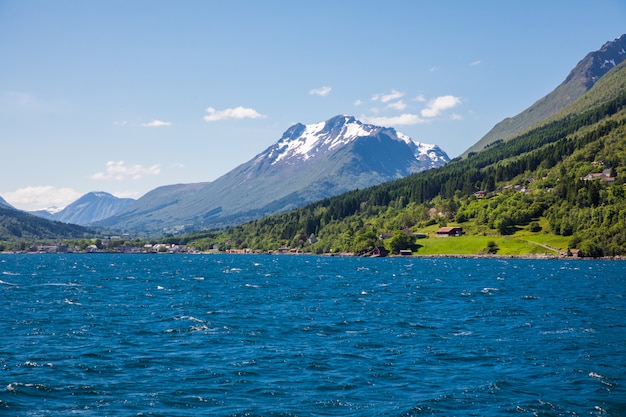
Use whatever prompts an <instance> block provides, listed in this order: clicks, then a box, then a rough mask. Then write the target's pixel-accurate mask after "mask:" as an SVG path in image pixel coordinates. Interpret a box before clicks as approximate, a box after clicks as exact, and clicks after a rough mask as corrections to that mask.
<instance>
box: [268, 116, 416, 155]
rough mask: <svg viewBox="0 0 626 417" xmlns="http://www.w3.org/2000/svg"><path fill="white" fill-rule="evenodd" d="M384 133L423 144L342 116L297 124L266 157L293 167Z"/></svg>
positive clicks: (392, 130)
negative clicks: (351, 143)
mask: <svg viewBox="0 0 626 417" xmlns="http://www.w3.org/2000/svg"><path fill="white" fill-rule="evenodd" d="M381 132H383V133H385V134H387V136H389V137H391V138H393V139H395V140H400V141H402V142H405V143H406V144H407V145H410V146H418V145H420V144H418V143H416V142H415V141H413V140H412V139H411V138H409V137H408V136H406V135H403V134H401V133H398V132H396V130H395V129H393V128H390V127H382V126H375V125H371V124H365V123H363V122H361V121H360V120H357V119H356V118H355V117H354V116H350V115H346V114H342V115H338V116H334V117H331V118H330V119H328V120H326V121H324V122H320V123H314V124H310V125H304V124H302V123H297V124H295V125H293V126H291V127H290V128H289V129H287V130H286V131H285V133H284V134H283V136H282V137H281V139H280V140H279V141H278V142H277V143H276V144H275V145H274V146H272V147H271V148H270V149H268V151H267V154H266V155H267V157H268V159H269V160H271V163H272V165H273V164H276V163H278V162H281V161H284V162H286V163H291V164H293V163H296V162H298V161H306V160H308V159H310V158H311V157H313V156H315V155H317V154H319V153H323V152H327V151H331V150H333V149H335V148H337V147H341V146H343V145H346V144H348V143H350V142H352V141H354V140H356V139H357V138H360V137H370V136H376V135H378V134H379V133H381Z"/></svg>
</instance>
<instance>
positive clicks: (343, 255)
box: [0, 251, 626, 261]
mask: <svg viewBox="0 0 626 417" xmlns="http://www.w3.org/2000/svg"><path fill="white" fill-rule="evenodd" d="M107 254H116V255H213V256H214V255H244V256H245V255H263V256H267V255H270V256H321V257H331V258H332V257H336V258H372V259H378V258H390V259H396V258H406V259H411V258H413V259H415V258H422V259H428V258H438V259H521V260H564V261H569V260H576V261H585V260H591V261H626V256H624V255H618V256H604V257H600V258H590V257H580V256H563V255H546V254H510V255H503V254H501V255H498V254H454V253H453V254H428V255H422V254H411V255H387V256H359V255H357V254H354V253H305V252H299V253H276V252H257V253H235V252H177V253H158V252H140V253H124V252H28V251H3V252H0V255H107Z"/></svg>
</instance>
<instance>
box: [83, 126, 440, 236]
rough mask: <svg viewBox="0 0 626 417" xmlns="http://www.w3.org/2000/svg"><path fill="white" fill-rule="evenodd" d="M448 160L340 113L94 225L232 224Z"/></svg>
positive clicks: (177, 227)
mask: <svg viewBox="0 0 626 417" xmlns="http://www.w3.org/2000/svg"><path fill="white" fill-rule="evenodd" d="M448 161H449V158H448V155H446V153H445V152H444V151H443V150H441V149H440V148H439V147H438V146H436V145H429V144H424V143H420V142H416V141H414V140H412V139H411V138H409V137H408V136H406V135H403V134H402V133H399V132H396V130H395V129H393V128H388V127H381V126H375V125H371V124H365V123H362V122H360V121H359V120H356V119H355V118H354V117H352V116H347V115H340V116H336V117H333V118H331V119H329V120H326V121H325V122H321V123H316V124H311V125H304V124H301V123H298V124H295V125H293V126H291V127H290V128H289V129H287V130H286V131H285V133H284V134H283V136H282V137H281V138H280V139H279V140H278V141H277V142H276V143H275V144H274V145H272V146H270V147H269V148H267V149H266V150H265V151H263V152H261V153H260V154H258V155H257V156H256V157H254V158H253V159H252V160H250V161H248V162H246V163H244V164H242V165H240V166H238V167H237V168H235V169H233V170H232V171H230V172H228V173H227V174H225V175H224V176H222V177H220V178H218V179H217V180H215V181H213V182H205V183H194V184H177V185H168V186H164V187H160V188H157V189H155V190H153V191H150V192H149V193H147V194H146V195H144V196H143V197H141V198H140V199H138V200H137V201H135V202H133V203H132V204H130V205H129V206H128V207H126V208H125V209H124V210H122V211H121V212H120V213H118V214H117V215H114V216H112V217H109V218H107V219H104V220H102V221H99V222H95V223H94V225H96V226H98V227H104V228H112V229H116V230H124V231H135V232H149V233H155V232H163V231H166V232H172V231H181V230H197V229H203V228H216V227H221V226H226V225H233V224H238V223H241V222H244V221H248V220H253V219H257V218H260V217H262V216H264V215H267V214H272V213H276V212H280V211H285V210H290V209H293V208H296V207H300V206H302V205H304V204H306V203H309V202H312V201H316V200H319V199H323V198H325V197H330V196H334V195H337V194H341V193H343V192H345V191H349V190H353V189H356V188H365V187H369V186H372V185H375V184H380V183H383V182H387V181H391V180H394V179H398V178H401V177H404V176H407V175H409V174H412V173H416V172H420V171H423V170H426V169H430V168H434V167H438V166H441V165H443V164H445V163H447V162H448Z"/></svg>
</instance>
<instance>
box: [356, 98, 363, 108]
mask: <svg viewBox="0 0 626 417" xmlns="http://www.w3.org/2000/svg"><path fill="white" fill-rule="evenodd" d="M361 104H363V102H362V101H361V100H354V106H355V107H359V106H360V105H361Z"/></svg>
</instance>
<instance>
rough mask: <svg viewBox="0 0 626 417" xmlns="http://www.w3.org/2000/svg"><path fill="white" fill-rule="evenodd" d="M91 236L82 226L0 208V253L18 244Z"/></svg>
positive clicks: (91, 233)
mask: <svg viewBox="0 0 626 417" xmlns="http://www.w3.org/2000/svg"><path fill="white" fill-rule="evenodd" d="M91 235H93V232H92V231H90V230H89V229H87V228H85V227H82V226H76V225H73V224H66V223H61V222H55V221H50V220H46V219H42V218H40V217H36V216H33V215H32V214H28V213H25V212H23V211H20V210H15V209H13V208H6V207H0V251H2V250H5V249H10V248H13V247H15V246H16V245H19V243H32V242H35V241H45V240H58V239H68V238H82V237H87V236H91Z"/></svg>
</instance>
